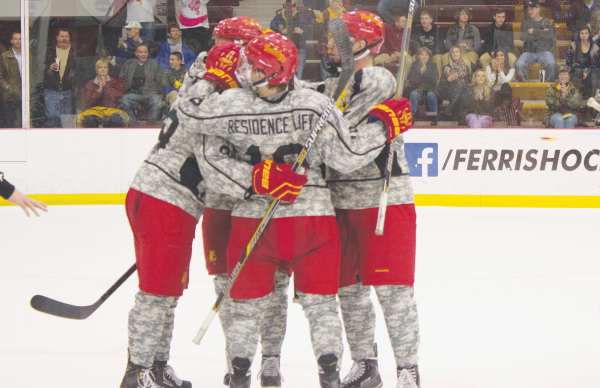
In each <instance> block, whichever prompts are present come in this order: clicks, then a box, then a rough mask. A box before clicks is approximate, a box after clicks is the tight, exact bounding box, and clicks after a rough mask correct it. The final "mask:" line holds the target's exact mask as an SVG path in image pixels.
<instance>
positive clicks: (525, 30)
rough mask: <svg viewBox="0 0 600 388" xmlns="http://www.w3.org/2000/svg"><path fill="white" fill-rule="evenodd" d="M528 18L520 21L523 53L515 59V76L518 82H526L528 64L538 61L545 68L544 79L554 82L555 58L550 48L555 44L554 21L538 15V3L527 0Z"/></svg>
mask: <svg viewBox="0 0 600 388" xmlns="http://www.w3.org/2000/svg"><path fill="white" fill-rule="evenodd" d="M528 5H529V7H528V8H527V12H528V15H529V19H528V20H523V22H522V23H521V32H520V37H521V40H522V41H523V54H521V56H520V57H519V60H518V61H517V76H518V80H519V81H520V82H528V77H527V71H528V69H529V66H531V65H533V64H534V63H540V64H541V65H542V66H543V67H544V69H545V70H546V81H547V82H554V79H555V72H556V59H554V55H553V54H552V49H553V48H554V46H555V45H556V31H555V29H554V22H553V21H552V20H550V19H548V18H544V17H542V16H541V15H540V4H539V3H538V2H537V0H529V3H528Z"/></svg>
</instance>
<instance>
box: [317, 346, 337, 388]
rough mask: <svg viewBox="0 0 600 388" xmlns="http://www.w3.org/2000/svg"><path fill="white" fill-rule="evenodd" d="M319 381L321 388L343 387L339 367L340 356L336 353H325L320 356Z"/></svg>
mask: <svg viewBox="0 0 600 388" xmlns="http://www.w3.org/2000/svg"><path fill="white" fill-rule="evenodd" d="M317 363H318V364H319V382H320V383H321V388H341V386H342V382H341V381H340V372H339V370H338V368H337V366H338V358H337V356H336V355H334V354H331V353H329V354H324V355H322V356H321V357H319V361H318V362H317Z"/></svg>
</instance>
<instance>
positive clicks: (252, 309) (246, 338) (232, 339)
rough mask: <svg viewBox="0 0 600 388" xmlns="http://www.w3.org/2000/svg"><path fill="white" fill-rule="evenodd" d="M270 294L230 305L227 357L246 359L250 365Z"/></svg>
mask: <svg viewBox="0 0 600 388" xmlns="http://www.w3.org/2000/svg"><path fill="white" fill-rule="evenodd" d="M271 296H272V294H269V295H267V296H264V297H262V298H258V299H240V300H236V301H235V303H231V304H230V311H231V320H232V321H231V324H230V325H229V327H228V328H227V333H226V336H227V357H228V359H229V360H233V359H234V358H236V357H239V358H247V359H249V360H250V363H252V360H253V359H254V354H255V353H256V348H257V346H258V335H259V332H260V320H261V317H262V316H263V314H264V312H265V310H266V308H267V306H268V305H269V301H270V300H271Z"/></svg>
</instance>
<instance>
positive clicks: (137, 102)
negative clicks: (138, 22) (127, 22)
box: [119, 44, 163, 126]
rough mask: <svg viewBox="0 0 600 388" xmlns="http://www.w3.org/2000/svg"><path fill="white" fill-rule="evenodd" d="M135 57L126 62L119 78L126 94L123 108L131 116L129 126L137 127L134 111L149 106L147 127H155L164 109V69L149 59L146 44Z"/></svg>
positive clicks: (140, 46)
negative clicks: (162, 108)
mask: <svg viewBox="0 0 600 388" xmlns="http://www.w3.org/2000/svg"><path fill="white" fill-rule="evenodd" d="M135 56H136V59H130V60H129V61H127V62H125V64H124V65H123V68H122V69H121V75H120V76H119V81H120V82H121V83H122V84H123V91H124V94H125V95H124V96H123V98H122V99H121V107H122V109H123V110H124V111H125V113H126V114H127V116H129V125H130V126H136V125H138V123H137V116H136V115H135V113H134V109H139V108H140V107H141V106H143V105H147V106H148V107H149V109H150V111H149V113H148V118H147V121H146V125H148V126H153V125H155V124H156V120H157V119H158V117H159V115H160V110H161V107H162V100H161V94H162V91H163V85H162V72H163V71H162V67H160V64H159V63H158V62H157V61H156V60H154V59H149V58H148V46H146V45H145V44H140V45H139V46H138V47H137V50H136V52H135Z"/></svg>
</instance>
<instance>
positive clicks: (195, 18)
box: [179, 0, 210, 69]
mask: <svg viewBox="0 0 600 388" xmlns="http://www.w3.org/2000/svg"><path fill="white" fill-rule="evenodd" d="M208 1H209V0H179V28H180V29H181V38H182V39H183V40H184V41H185V42H187V44H188V45H189V47H190V49H191V50H192V52H193V53H194V55H198V54H200V53H201V52H202V51H208V50H209V47H208V42H209V40H210V33H209V32H208V27H209V25H208V10H207V9H206V3H208ZM184 57H185V53H184ZM186 67H187V64H186ZM188 69H189V67H188Z"/></svg>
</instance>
